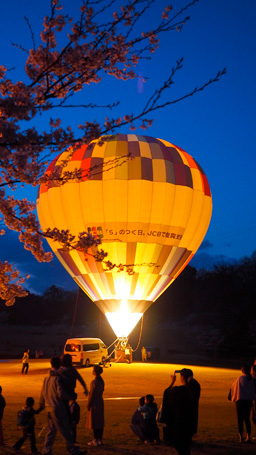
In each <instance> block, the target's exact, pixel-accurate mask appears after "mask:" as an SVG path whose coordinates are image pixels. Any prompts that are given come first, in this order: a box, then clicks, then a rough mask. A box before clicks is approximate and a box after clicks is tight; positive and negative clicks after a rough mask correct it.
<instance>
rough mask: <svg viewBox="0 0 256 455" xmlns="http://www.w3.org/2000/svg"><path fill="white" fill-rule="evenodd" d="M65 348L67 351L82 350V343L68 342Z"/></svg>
mask: <svg viewBox="0 0 256 455" xmlns="http://www.w3.org/2000/svg"><path fill="white" fill-rule="evenodd" d="M65 350H66V351H67V352H80V351H81V345H80V344H75V343H70V344H66V347H65Z"/></svg>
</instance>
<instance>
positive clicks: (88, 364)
mask: <svg viewBox="0 0 256 455" xmlns="http://www.w3.org/2000/svg"><path fill="white" fill-rule="evenodd" d="M89 366H90V360H89V359H86V361H85V368H88V367H89Z"/></svg>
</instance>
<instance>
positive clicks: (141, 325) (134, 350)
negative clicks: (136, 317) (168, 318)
mask: <svg viewBox="0 0 256 455" xmlns="http://www.w3.org/2000/svg"><path fill="white" fill-rule="evenodd" d="M142 327H143V315H142V318H141V323H140V335H139V341H138V344H137V346H136V348H135V349H133V352H136V351H137V349H138V348H139V345H140V340H141V335H142Z"/></svg>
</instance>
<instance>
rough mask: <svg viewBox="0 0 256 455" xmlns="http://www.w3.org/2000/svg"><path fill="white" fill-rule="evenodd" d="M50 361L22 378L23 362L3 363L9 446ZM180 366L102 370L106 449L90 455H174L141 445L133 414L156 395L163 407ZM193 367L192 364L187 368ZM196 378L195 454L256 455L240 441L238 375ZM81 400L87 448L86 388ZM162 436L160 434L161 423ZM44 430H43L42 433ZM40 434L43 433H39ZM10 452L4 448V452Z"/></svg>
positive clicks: (227, 372)
mask: <svg viewBox="0 0 256 455" xmlns="http://www.w3.org/2000/svg"><path fill="white" fill-rule="evenodd" d="M49 367H50V364H49V360H46V359H40V360H31V362H30V368H29V372H28V375H22V374H21V362H20V361H17V360H11V361H3V362H1V363H0V368H1V375H0V378H1V379H0V385H1V386H2V388H3V396H4V397H5V399H6V403H7V405H6V408H5V412H4V418H3V430H4V436H5V441H6V443H7V444H8V445H12V444H14V442H15V441H16V440H17V439H18V437H19V435H20V432H19V431H18V430H17V429H16V416H17V411H18V410H19V409H20V408H22V406H23V404H24V400H25V398H26V397H27V396H33V397H34V399H35V403H36V404H35V408H36V407H37V404H38V400H39V395H40V389H41V384H42V381H43V378H44V376H46V375H47V374H48V370H49ZM179 367H182V366H181V365H168V364H153V363H151V364H150V363H146V364H142V363H132V364H129V365H128V364H112V366H111V367H106V368H104V372H103V378H104V381H105V393H104V400H105V429H104V445H103V446H100V447H89V448H88V453H92V454H93V453H96V452H99V453H100V454H101V455H110V454H112V453H113V454H120V455H132V454H134V455H140V454H145V455H148V454H150V455H151V454H152V455H167V454H168V455H172V454H175V453H176V451H175V449H173V448H171V447H168V446H165V445H163V444H161V445H159V446H146V445H144V444H140V443H138V441H137V439H136V437H135V435H133V433H132V432H131V430H130V427H129V423H130V418H131V415H132V414H133V412H134V410H135V409H136V407H137V406H138V399H139V397H140V396H142V395H146V394H147V393H152V394H153V395H154V396H155V401H156V402H157V404H158V405H160V404H161V400H162V395H163V391H164V389H165V388H166V387H167V386H168V385H169V382H170V375H171V374H173V371H174V369H176V368H177V369H179ZM188 367H189V366H188ZM191 368H192V369H193V371H194V376H195V378H196V379H197V380H198V381H199V382H200V384H201V388H202V392H201V398H200V407H199V431H198V435H197V436H196V438H195V441H194V444H193V446H192V449H191V453H192V455H196V454H199V455H200V454H202V455H207V454H215V455H216V454H217V455H233V454H234V455H236V454H237V455H240V454H241V455H243V454H248V455H251V454H255V453H256V440H254V441H253V442H254V443H253V444H251V445H245V444H239V443H238V435H237V424H236V414H235V406H234V403H231V402H229V401H228V400H227V395H228V391H229V388H230V385H231V384H232V382H233V381H234V380H235V379H236V377H237V376H238V375H239V374H240V372H239V371H238V370H232V369H223V368H209V367H197V366H193V367H191ZM79 372H80V373H81V375H82V376H83V378H84V379H85V381H86V383H87V385H88V386H89V383H90V381H91V380H92V379H93V376H92V368H86V369H85V368H82V369H79ZM177 385H179V379H178V380H177ZM76 391H77V393H78V402H79V404H80V406H81V420H80V423H79V425H78V431H77V434H78V437H77V440H78V444H79V445H80V447H81V448H85V447H87V442H88V441H89V440H90V439H92V432H91V430H88V429H85V418H86V398H85V396H84V394H83V389H82V387H81V385H80V384H79V383H78V385H77V390H76ZM45 425H46V411H43V412H42V413H41V414H39V415H38V416H36V434H37V435H38V436H37V445H38V448H39V449H42V447H43V442H44V437H45V433H46V428H45V429H43V428H44V427H45ZM159 427H160V434H162V428H161V427H162V425H159ZM42 429H43V430H42ZM41 430H42V431H41ZM252 436H256V427H255V426H254V425H252ZM29 449H30V447H29V442H25V445H24V451H25V452H26V453H30V450H29ZM7 453H10V451H8V450H7V449H5V448H0V454H7ZM65 453H66V449H65V445H64V443H63V441H62V439H61V438H59V437H58V438H57V440H56V442H55V445H54V455H64V454H65Z"/></svg>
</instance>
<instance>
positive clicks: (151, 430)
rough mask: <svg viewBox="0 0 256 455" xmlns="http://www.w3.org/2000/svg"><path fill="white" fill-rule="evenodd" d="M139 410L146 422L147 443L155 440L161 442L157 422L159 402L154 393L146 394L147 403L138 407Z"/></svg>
mask: <svg viewBox="0 0 256 455" xmlns="http://www.w3.org/2000/svg"><path fill="white" fill-rule="evenodd" d="M138 411H140V412H141V413H142V417H143V420H144V422H145V434H146V440H145V441H144V442H145V444H150V443H153V442H156V443H159V442H160V439H159V429H158V426H157V424H156V414H157V404H156V403H155V401H154V397H153V395H150V394H149V395H146V396H145V404H144V405H143V406H139V407H138Z"/></svg>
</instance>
